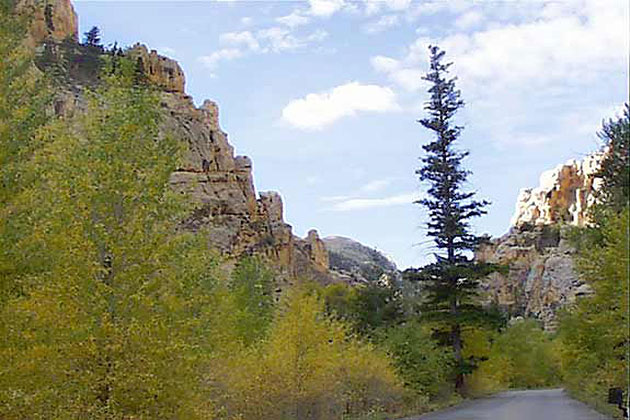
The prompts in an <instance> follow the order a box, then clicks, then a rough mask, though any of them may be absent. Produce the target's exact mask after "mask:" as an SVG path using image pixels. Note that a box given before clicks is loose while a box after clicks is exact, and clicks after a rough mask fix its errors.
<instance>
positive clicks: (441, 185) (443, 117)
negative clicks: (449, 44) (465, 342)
mask: <svg viewBox="0 0 630 420" xmlns="http://www.w3.org/2000/svg"><path fill="white" fill-rule="evenodd" d="M429 51H430V70H429V72H428V73H427V74H426V76H424V77H423V79H424V80H426V81H428V82H429V83H430V84H431V87H430V88H429V90H428V92H429V94H430V99H429V100H428V101H427V102H426V103H425V107H424V108H425V110H426V111H427V113H428V116H427V117H426V118H422V119H420V120H419V122H420V124H422V126H423V127H425V128H427V129H428V130H430V131H432V132H433V134H434V135H435V139H434V140H433V141H431V142H429V143H428V144H425V145H423V146H422V148H423V150H424V151H425V156H424V157H422V159H421V160H422V163H423V166H422V167H421V168H420V169H418V170H417V171H416V173H417V174H418V175H419V177H420V180H421V181H425V182H427V183H428V184H429V189H428V191H427V198H424V199H422V200H419V201H418V203H419V204H421V205H422V206H424V207H425V208H426V209H427V210H428V214H429V222H428V223H427V228H428V230H427V235H428V236H429V237H432V238H433V239H434V242H435V247H436V248H437V252H436V253H435V257H436V262H435V263H433V264H429V265H427V266H426V267H423V268H422V269H421V270H418V271H417V272H416V273H414V274H415V279H416V280H418V281H421V282H423V284H424V287H423V291H424V293H425V298H424V302H423V307H422V312H423V316H424V318H425V319H429V320H431V321H433V322H434V323H435V327H434V330H435V332H436V337H437V338H439V339H440V341H441V342H442V343H443V344H444V345H449V346H452V348H453V354H454V357H455V361H456V380H455V382H456V388H457V389H458V390H461V389H462V388H463V379H464V377H463V375H464V373H466V372H467V371H468V370H469V368H470V366H469V365H468V364H466V363H465V361H464V359H463V358H462V340H461V333H462V327H463V326H464V325H466V324H468V323H470V322H477V321H478V320H479V319H481V318H482V317H483V315H484V311H483V310H482V308H481V306H479V305H478V304H477V302H476V296H477V291H478V287H479V279H481V278H483V277H486V276H487V275H488V274H490V273H491V272H492V271H496V267H494V266H493V265H491V264H486V263H479V262H476V261H475V260H474V259H473V258H472V257H471V256H470V252H471V251H474V250H475V249H476V248H477V246H478V245H479V243H480V241H481V238H479V237H477V236H475V235H473V234H472V233H471V232H470V223H469V220H470V219H471V218H474V217H479V216H481V215H483V214H485V213H486V211H485V210H484V208H485V207H486V206H487V205H488V204H489V203H488V202H486V201H477V200H474V199H473V197H474V195H475V193H474V192H465V191H463V187H464V184H465V182H466V179H467V178H468V175H469V174H470V171H467V170H465V169H463V168H462V161H463V159H464V158H465V157H466V156H468V152H462V151H459V150H457V149H456V148H455V142H456V141H457V139H458V138H459V135H460V132H461V129H462V127H460V126H457V125H454V124H453V118H454V116H455V114H456V112H457V110H459V109H460V108H461V107H463V106H464V101H462V100H461V98H460V96H461V93H460V91H459V90H457V89H456V88H455V78H448V71H449V70H448V69H449V67H450V66H451V64H452V63H447V64H444V63H443V62H442V60H443V58H444V51H440V49H439V48H438V47H435V46H431V47H429Z"/></svg>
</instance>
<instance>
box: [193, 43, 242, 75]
mask: <svg viewBox="0 0 630 420" xmlns="http://www.w3.org/2000/svg"><path fill="white" fill-rule="evenodd" d="M242 56H243V52H242V51H241V50H239V49H237V48H224V49H221V50H218V51H214V52H213V53H212V54H210V55H205V56H201V57H199V61H200V62H202V63H203V64H204V65H205V66H206V67H208V68H209V69H210V70H214V69H216V67H217V65H218V64H219V62H220V61H229V60H234V59H235V58H239V57H242Z"/></svg>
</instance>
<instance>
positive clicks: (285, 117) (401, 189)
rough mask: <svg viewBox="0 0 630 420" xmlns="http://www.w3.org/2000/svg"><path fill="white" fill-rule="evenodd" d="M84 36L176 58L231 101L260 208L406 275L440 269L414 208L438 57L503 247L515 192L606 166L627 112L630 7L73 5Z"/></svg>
mask: <svg viewBox="0 0 630 420" xmlns="http://www.w3.org/2000/svg"><path fill="white" fill-rule="evenodd" d="M75 8H76V10H77V12H78V14H79V20H80V26H81V28H80V30H81V32H85V31H87V30H88V29H89V28H90V27H91V26H93V25H97V26H99V27H100V28H101V30H102V32H103V40H104V42H105V43H106V44H108V43H113V42H114V41H117V42H118V43H119V44H123V45H131V44H133V43H135V42H136V41H140V42H142V43H145V44H147V45H148V46H149V47H150V48H152V49H157V50H158V51H159V52H160V53H162V54H164V55H168V56H170V57H173V58H175V59H177V60H178V61H179V62H180V64H181V65H182V67H183V68H184V71H185V72H186V76H187V91H188V93H189V94H191V95H192V96H193V97H194V99H195V102H196V103H198V104H200V103H201V102H203V100H204V99H205V98H209V99H212V100H214V101H216V102H218V104H219V106H220V122H221V125H222V128H223V130H224V131H226V132H227V133H228V135H229V138H230V142H231V143H232V144H233V145H234V147H235V149H236V151H237V153H238V154H243V155H248V156H250V157H251V158H252V159H253V161H254V177H255V182H256V187H257V189H258V190H259V191H265V190H276V191H279V192H280V193H281V194H282V196H283V198H284V202H285V213H286V214H285V218H286V220H287V221H288V222H289V223H290V224H291V225H293V227H294V231H295V233H297V234H298V235H301V236H303V235H305V234H306V232H307V231H308V230H309V229H311V228H317V229H318V230H319V232H320V234H321V235H322V236H328V235H342V236H348V237H351V238H354V239H356V240H359V241H361V242H363V243H365V244H367V245H370V246H373V247H376V248H377V249H379V250H381V251H383V252H384V253H385V254H387V255H389V256H391V257H392V258H393V259H394V260H395V261H396V263H397V264H398V265H399V266H400V267H403V268H404V267H408V266H418V265H421V264H424V263H426V262H427V261H428V260H429V259H430V258H431V247H430V243H429V242H428V241H427V239H426V238H425V235H424V234H425V230H424V228H423V225H424V223H425V222H426V219H425V217H424V213H423V211H422V210H421V209H420V208H419V207H418V206H417V205H414V204H413V203H412V202H413V200H414V199H416V198H417V197H419V196H421V194H422V191H423V190H424V187H423V186H422V185H421V184H420V183H419V182H418V181H417V179H416V177H415V175H414V170H415V169H416V168H417V167H418V165H419V161H418V158H419V157H420V155H421V149H420V146H421V144H423V143H425V142H427V141H428V140H429V139H430V137H429V133H428V132H426V131H425V130H423V129H422V128H421V126H420V125H419V124H418V123H417V122H416V120H417V119H418V118H420V117H422V115H423V114H422V102H423V101H424V100H426V97H427V96H426V93H425V91H426V89H427V85H426V84H425V83H424V82H423V81H422V80H421V76H422V74H423V73H424V72H425V71H426V68H427V46H428V45H429V44H432V43H434V44H437V45H439V46H441V47H442V48H443V49H444V50H445V51H446V53H447V58H448V59H449V60H451V61H453V62H454V65H453V66H452V72H453V74H454V75H457V76H458V78H459V80H458V87H459V88H460V89H461V90H462V95H463V98H464V100H465V101H466V108H465V109H464V110H463V111H462V112H460V114H459V119H458V123H459V124H461V125H464V126H465V130H464V131H463V133H462V136H461V146H462V147H463V148H466V149H468V150H470V152H471V155H470V157H469V158H468V159H467V161H466V163H465V165H466V166H467V167H468V168H469V169H471V170H472V171H473V173H474V175H473V176H472V177H471V178H470V182H469V185H467V188H469V189H473V190H476V191H477V192H478V195H479V197H480V198H486V199H489V200H490V201H492V206H491V207H490V209H489V214H488V215H487V216H485V217H483V218H480V219H479V220H477V221H476V222H475V228H476V231H477V233H490V234H492V235H494V236H499V235H501V234H503V233H505V232H506V231H507V229H508V227H509V220H510V217H511V215H512V212H513V210H514V204H515V201H516V197H517V195H518V192H519V189H520V188H523V187H527V186H535V185H537V184H538V177H539V176H540V173H541V172H542V171H544V170H546V169H549V168H553V167H554V166H556V165H557V164H559V163H562V162H565V161H567V160H568V159H580V158H581V157H583V156H584V155H586V154H588V153H589V152H591V151H593V150H595V149H596V148H597V147H598V145H599V143H598V139H597V136H596V131H597V129H598V127H600V126H601V121H602V119H604V118H608V117H612V116H614V115H615V114H618V113H619V111H620V109H621V106H622V104H623V102H624V101H626V100H627V96H628V49H629V44H628V2H627V1H626V0H559V1H549V2H547V1H542V0H503V1H502V0H496V1H492V0H478V1H459V0H426V1H424V0H423V1H418V0H378V1H372V0H353V1H349V0H309V1H279V0H278V1H267V0H265V1H262V0H261V1H240V0H232V1H202V0H200V1H177V0H170V1H138V2H131V1H116V2H114V1H105V0H102V1H90V0H76V1H75Z"/></svg>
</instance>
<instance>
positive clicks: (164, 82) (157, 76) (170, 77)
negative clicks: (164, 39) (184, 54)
mask: <svg viewBox="0 0 630 420" xmlns="http://www.w3.org/2000/svg"><path fill="white" fill-rule="evenodd" d="M127 54H128V55H129V56H130V57H131V58H133V59H134V60H137V61H138V65H139V66H141V68H142V69H143V70H144V74H145V75H146V77H147V78H148V79H149V81H150V82H152V83H154V84H156V85H158V86H160V87H161V88H162V89H164V90H165V91H167V92H178V93H184V91H185V86H186V78H185V76H184V72H183V70H182V68H181V67H180V65H179V63H177V61H175V60H172V59H170V58H168V57H163V56H161V55H159V54H158V53H157V51H156V50H151V51H150V52H149V50H148V49H147V47H146V46H144V45H141V44H136V45H134V46H133V47H132V48H131V49H130V50H129V51H127Z"/></svg>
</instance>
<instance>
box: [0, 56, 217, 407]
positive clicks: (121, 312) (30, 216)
mask: <svg viewBox="0 0 630 420" xmlns="http://www.w3.org/2000/svg"><path fill="white" fill-rule="evenodd" d="M134 67H135V66H134V63H129V62H122V63H121V66H120V67H119V68H118V71H116V72H115V73H114V74H111V72H110V74H107V75H105V76H104V77H103V81H104V83H103V86H102V87H101V88H99V89H98V90H97V91H94V92H91V93H88V94H87V99H88V105H87V106H88V109H87V112H86V113H85V114H81V115H77V116H76V117H74V118H72V119H70V120H58V121H56V122H54V123H51V124H49V126H48V127H46V129H45V130H44V133H43V134H42V136H43V137H44V139H45V141H44V142H43V146H42V147H40V148H39V149H37V150H36V151H35V152H34V153H33V156H32V158H31V159H30V160H29V161H28V164H26V165H25V166H24V167H25V170H27V171H29V172H30V173H32V174H34V177H36V178H37V179H39V180H40V182H37V183H34V184H32V185H30V186H28V187H24V188H23V189H22V191H20V193H19V194H18V195H17V196H16V198H15V200H14V205H13V213H12V214H11V215H9V216H10V219H11V220H10V222H14V221H16V220H17V222H16V223H22V222H24V223H26V222H28V224H29V225H30V231H29V234H28V235H25V236H23V237H21V238H20V240H19V241H18V242H17V243H16V244H15V246H16V249H19V250H21V251H22V252H24V253H29V254H30V255H31V258H33V259H34V260H40V261H42V262H41V263H40V265H41V270H40V271H38V272H36V273H34V274H31V275H29V276H28V277H26V279H25V280H24V281H22V288H21V294H20V295H19V296H14V297H11V298H10V299H9V300H8V301H7V302H6V304H5V305H4V307H3V308H2V310H1V311H0V337H2V342H1V343H0V370H1V371H2V372H3V374H2V375H0V417H2V418H7V419H12V418H16V419H17V418H94V419H99V418H103V419H105V418H124V417H141V418H164V417H168V418H199V417H207V416H208V413H209V411H208V410H209V409H210V408H209V407H208V401H209V397H208V395H206V393H207V390H206V389H205V387H204V386H203V384H202V379H203V377H204V371H206V370H207V364H208V357H207V352H208V351H209V350H210V348H211V346H210V344H209V340H208V336H207V334H208V331H209V330H210V329H209V326H208V322H209V320H210V319H211V317H210V314H209V311H210V308H211V306H210V304H211V302H212V299H211V294H210V292H211V291H212V289H213V287H214V284H215V280H214V279H215V278H216V277H217V276H216V269H215V268H214V267H215V265H214V262H213V260H212V258H211V257H210V255H209V254H208V253H207V252H206V251H205V247H204V246H203V245H202V241H200V240H198V239H195V238H193V237H191V236H189V235H183V234H182V235H177V234H175V228H176V225H177V222H178V220H180V219H181V215H182V212H183V211H184V210H185V207H184V206H183V204H182V203H181V202H180V201H179V199H178V198H177V196H176V195H175V194H174V193H172V192H171V191H170V188H169V185H168V180H169V177H170V174H171V172H172V171H173V169H174V168H175V166H176V163H177V156H178V148H177V146H176V142H175V141H174V140H173V139H171V138H169V137H167V136H162V135H161V134H160V130H159V124H160V120H161V115H160V113H159V112H160V111H159V106H158V98H157V95H155V94H154V93H153V92H151V91H149V90H147V89H145V88H140V87H137V86H135V85H134V83H133V74H134V70H135V69H134Z"/></svg>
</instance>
